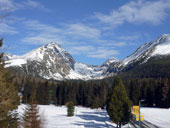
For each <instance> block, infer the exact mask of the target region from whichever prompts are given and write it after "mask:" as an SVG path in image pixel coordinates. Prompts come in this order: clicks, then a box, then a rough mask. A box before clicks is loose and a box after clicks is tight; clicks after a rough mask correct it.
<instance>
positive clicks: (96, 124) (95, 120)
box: [74, 112, 115, 128]
mask: <svg viewBox="0 0 170 128" xmlns="http://www.w3.org/2000/svg"><path fill="white" fill-rule="evenodd" d="M76 116H77V117H79V118H81V119H83V120H86V122H85V121H84V122H83V121H77V122H76V123H74V125H77V126H79V127H81V126H84V127H85V128H115V127H114V126H112V125H110V124H107V123H106V121H109V120H110V119H109V117H107V113H106V112H82V115H76Z"/></svg>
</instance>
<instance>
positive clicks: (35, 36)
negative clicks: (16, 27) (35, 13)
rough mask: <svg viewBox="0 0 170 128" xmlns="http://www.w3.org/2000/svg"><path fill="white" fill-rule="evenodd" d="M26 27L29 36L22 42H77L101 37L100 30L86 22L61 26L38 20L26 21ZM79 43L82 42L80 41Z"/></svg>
mask: <svg viewBox="0 0 170 128" xmlns="http://www.w3.org/2000/svg"><path fill="white" fill-rule="evenodd" d="M23 24H24V27H25V29H26V30H27V31H28V34H27V36H26V37H25V38H24V39H22V42H25V43H30V44H31V43H32V44H44V43H48V42H51V41H55V42H56V41H60V42H59V43H62V42H65V43H66V42H68V41H70V42H73V43H75V42H77V41H79V40H78V39H81V40H97V39H98V38H100V36H101V35H100V30H98V29H95V28H92V27H89V26H87V25H84V24H79V23H77V24H64V25H62V26H60V27H55V26H52V25H47V24H42V23H40V22H39V21H36V20H30V21H25V22H24V23H23ZM79 43H81V42H80V41H79Z"/></svg>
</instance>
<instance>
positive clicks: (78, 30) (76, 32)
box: [66, 23, 101, 39]
mask: <svg viewBox="0 0 170 128" xmlns="http://www.w3.org/2000/svg"><path fill="white" fill-rule="evenodd" d="M66 28H67V29H66V34H69V35H71V36H74V38H91V39H97V38H99V37H100V35H101V31H100V30H99V29H96V28H93V27H89V26H88V25H84V24H81V23H77V24H67V25H66Z"/></svg>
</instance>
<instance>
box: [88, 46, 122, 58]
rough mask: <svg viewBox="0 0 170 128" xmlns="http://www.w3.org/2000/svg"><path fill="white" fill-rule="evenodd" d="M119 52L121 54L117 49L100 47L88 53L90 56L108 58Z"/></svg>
mask: <svg viewBox="0 0 170 128" xmlns="http://www.w3.org/2000/svg"><path fill="white" fill-rule="evenodd" d="M117 54H119V52H118V51H117V50H111V49H107V48H99V49H97V50H95V51H92V52H90V53H88V57H91V58H102V59H107V58H110V57H113V56H114V55H117Z"/></svg>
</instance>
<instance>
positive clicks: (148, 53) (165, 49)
mask: <svg viewBox="0 0 170 128" xmlns="http://www.w3.org/2000/svg"><path fill="white" fill-rule="evenodd" d="M166 54H170V34H164V35H162V36H160V37H159V38H157V39H156V40H154V41H151V42H149V43H145V44H144V45H142V46H141V47H139V48H138V49H137V50H136V51H135V52H134V53H133V54H131V55H130V56H128V57H126V58H125V59H124V60H123V61H122V62H121V65H120V66H126V65H128V64H130V63H133V62H134V61H138V60H140V59H142V58H145V61H147V60H148V59H149V58H150V57H152V56H155V55H166Z"/></svg>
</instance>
